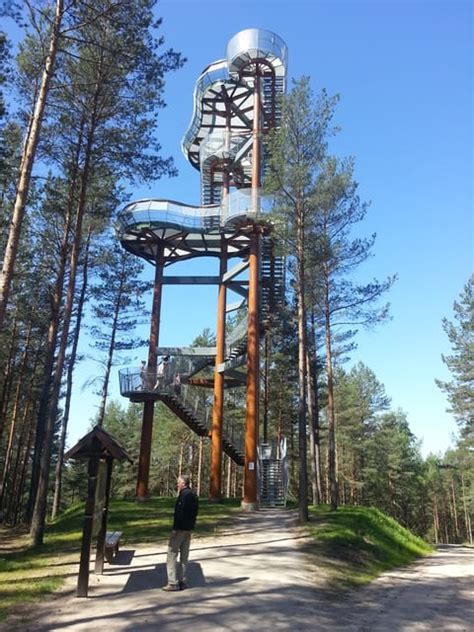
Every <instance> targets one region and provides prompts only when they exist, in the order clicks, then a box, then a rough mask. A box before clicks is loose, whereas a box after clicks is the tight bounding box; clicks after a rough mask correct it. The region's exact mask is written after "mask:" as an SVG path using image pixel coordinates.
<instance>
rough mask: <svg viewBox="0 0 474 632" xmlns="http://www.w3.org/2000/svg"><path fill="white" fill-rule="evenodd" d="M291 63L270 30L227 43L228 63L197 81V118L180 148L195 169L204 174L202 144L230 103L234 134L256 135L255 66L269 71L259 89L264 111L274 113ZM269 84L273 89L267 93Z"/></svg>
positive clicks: (247, 33)
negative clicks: (200, 159)
mask: <svg viewBox="0 0 474 632" xmlns="http://www.w3.org/2000/svg"><path fill="white" fill-rule="evenodd" d="M287 59H288V47H287V45H286V44H285V42H284V41H283V40H282V39H281V37H279V36H278V35H276V34H275V33H272V32H271V31H268V30H266V29H246V30H244V31H241V32H240V33H237V34H236V35H234V37H233V38H232V39H231V40H230V41H229V43H228V45H227V51H226V58H225V59H222V60H219V61H216V62H214V63H213V64H210V65H209V66H207V68H205V69H204V71H203V72H202V74H201V76H200V77H199V79H198V80H197V82H196V86H195V89H194V109H193V114H192V117H191V122H190V124H189V127H188V130H187V131H186V133H185V135H184V137H183V140H182V143H181V148H182V151H183V153H184V155H185V157H186V158H187V160H189V162H190V163H191V164H192V165H193V167H195V168H196V169H200V161H199V147H200V145H201V142H202V141H203V140H204V139H205V138H206V136H207V135H208V134H210V133H213V131H214V130H216V129H217V128H219V127H222V121H223V120H224V115H225V112H226V108H228V104H229V103H230V104H231V108H230V110H231V118H230V128H231V129H232V131H236V132H238V131H245V130H246V131H251V130H252V127H253V116H254V113H253V101H254V93H253V90H254V82H255V78H254V74H253V73H254V70H255V65H256V64H260V65H261V66H262V68H264V71H265V72H266V74H263V79H264V81H263V84H264V85H263V87H262V90H261V98H262V105H263V111H264V112H265V111H269V110H271V109H272V108H275V101H276V100H277V99H278V97H279V96H281V95H283V94H284V92H285V88H286V67H287ZM265 83H267V87H271V89H265ZM274 123H275V121H274Z"/></svg>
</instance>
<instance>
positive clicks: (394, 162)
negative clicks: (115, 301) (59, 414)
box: [69, 0, 473, 454]
mask: <svg viewBox="0 0 474 632" xmlns="http://www.w3.org/2000/svg"><path fill="white" fill-rule="evenodd" d="M472 11H473V9H472V4H471V2H459V1H457V0H449V1H439V2H434V1H433V2H430V1H424V0H410V1H409V0H399V1H397V2H390V1H385V0H378V1H373V2H362V1H359V0H352V1H351V0H349V1H342V0H341V1H338V0H331V1H325V2H321V1H319V0H308V1H304V0H291V1H290V0H285V1H283V0H280V1H279V0H254V1H251V0H247V1H245V0H241V1H240V2H238V3H230V2H229V3H226V2H222V0H221V1H217V0H215V1H214V0H208V1H199V2H198V1H197V0H162V1H161V2H160V4H159V6H158V14H159V15H161V16H162V17H163V27H162V34H163V35H164V37H165V40H166V45H167V46H170V47H173V48H175V49H176V50H179V51H181V52H182V53H183V54H184V55H185V56H186V57H187V58H188V62H187V63H186V65H185V67H184V68H183V69H182V70H180V71H179V72H177V73H174V74H173V75H171V76H169V77H168V78H167V85H166V90H165V99H166V101H167V104H168V107H167V108H166V110H164V111H163V112H162V114H161V122H160V125H159V129H158V134H159V138H160V141H161V143H162V146H163V152H164V153H165V154H171V155H173V156H174V158H175V160H176V164H177V166H178V168H179V176H178V177H177V178H176V179H173V180H168V179H167V180H161V181H159V182H157V183H156V184H155V185H153V186H152V187H150V188H149V189H146V188H143V189H137V190H135V191H131V195H132V198H135V199H137V198H142V197H157V198H169V199H176V200H179V201H183V202H187V203H191V204H192V203H195V204H197V203H198V202H199V177H198V174H197V172H195V171H194V169H193V168H192V167H191V166H190V165H189V164H188V163H187V162H186V160H185V159H184V157H183V156H182V155H181V153H180V141H181V138H182V136H183V134H184V132H185V130H186V129H187V126H188V123H189V120H190V117H191V113H192V94H193V89H194V83H195V81H196V79H197V77H198V76H199V74H200V73H201V71H202V70H203V68H204V67H205V66H207V65H208V64H209V63H211V62H213V61H215V60H217V59H221V58H223V57H224V55H225V48H226V44H227V42H228V40H229V39H230V38H231V37H232V36H233V35H234V34H235V33H237V32H238V31H240V30H242V29H244V28H249V27H261V28H266V29H269V30H272V31H274V32H276V33H277V34H278V35H280V36H281V37H282V38H283V39H284V40H285V41H286V43H287V44H288V47H289V76H290V77H295V78H298V77H301V76H302V75H310V76H311V82H312V87H313V89H314V91H315V92H318V91H319V90H320V89H321V88H323V87H324V88H326V89H327V90H328V92H329V93H330V94H334V93H338V94H340V97H341V99H340V103H339V106H338V108H337V111H336V117H335V122H336V123H337V125H339V126H340V127H341V132H340V133H339V135H338V136H337V137H336V138H335V139H334V140H333V142H332V144H331V150H332V151H333V152H334V153H336V154H338V155H339V156H348V155H351V156H354V158H355V161H356V172H355V175H356V179H357V181H358V182H359V185H360V188H359V191H360V195H361V197H362V199H364V200H367V201H370V202H371V207H370V209H369V212H368V215H367V217H366V219H365V221H364V222H363V224H362V225H361V226H360V227H359V231H360V232H361V233H362V234H365V235H369V234H371V233H372V232H376V233H377V235H378V236H377V241H376V245H375V248H374V251H373V253H374V257H373V258H372V259H371V260H370V261H369V262H368V263H367V264H365V265H364V267H363V268H362V269H361V270H360V275H361V278H366V279H367V281H369V280H371V279H372V277H374V276H375V277H378V278H380V279H382V278H384V277H386V276H387V275H389V274H393V273H397V274H398V276H399V281H398V283H397V284H396V285H395V286H394V288H393V289H392V291H391V292H390V296H389V297H388V299H389V300H390V302H391V304H392V316H393V319H392V321H391V322H390V323H388V324H385V325H383V326H381V327H379V328H378V329H376V330H375V331H372V332H361V333H360V334H359V336H358V338H357V341H358V350H357V352H356V353H354V354H353V356H352V359H351V362H350V363H349V364H348V365H347V368H349V367H350V366H351V365H352V364H353V363H354V362H356V361H358V360H362V361H363V362H364V363H365V364H367V365H368V366H369V367H370V368H371V369H372V370H373V371H374V372H375V374H376V375H377V377H378V379H379V380H380V381H381V382H382V383H383V384H384V385H385V387H386V391H387V394H388V395H389V396H391V398H392V406H393V408H401V409H402V410H404V411H405V412H406V413H407V415H408V420H409V423H410V427H411V429H412V431H413V433H414V434H415V435H416V436H417V437H418V438H419V439H422V440H423V448H422V450H423V453H424V454H427V453H428V452H430V451H431V452H439V451H443V450H445V449H446V448H447V447H448V446H449V444H450V443H451V436H452V433H453V432H455V429H456V426H455V423H454V421H453V420H452V418H451V416H450V415H449V414H448V413H446V412H445V409H446V407H447V402H446V399H445V397H444V395H443V394H442V393H441V392H440V391H439V389H438V388H437V387H436V386H435V383H434V379H435V378H441V379H447V378H449V374H448V373H447V371H446V369H445V367H444V365H443V363H442V361H441V354H442V353H449V351H450V348H449V344H448V341H447V338H446V336H445V334H444V332H443V330H442V326H441V320H442V318H443V317H444V316H447V317H448V318H451V317H452V304H453V301H454V300H455V299H456V298H457V297H458V296H459V294H460V292H461V290H462V288H463V286H464V284H465V283H466V281H467V279H468V277H469V274H470V273H471V271H472V270H473V195H472V193H473V191H472V176H473V171H472V166H473V160H472V158H473V156H472V147H473V145H472V141H473V134H472V131H473V120H472V111H473V103H472V90H473V82H472V53H473V50H472V17H473V16H472ZM188 265H190V264H188ZM191 265H192V266H193V270H198V269H199V265H201V264H199V265H198V264H197V263H196V262H193V263H192V264H191ZM179 271H180V270H178V268H177V267H176V269H175V270H174V271H173V272H171V273H178V272H179ZM149 272H150V274H151V273H152V270H151V268H150V270H149ZM215 293H216V290H215V289H210V290H204V289H203V288H196V289H194V288H186V289H182V288H178V289H176V288H169V287H167V288H165V291H164V296H163V306H162V321H161V335H160V340H161V344H163V345H166V346H168V345H175V344H187V343H189V342H190V341H191V340H192V339H193V338H194V337H195V336H196V335H197V334H199V333H200V332H201V331H202V329H203V328H204V327H206V326H207V327H211V328H213V323H214V319H215ZM142 357H146V353H145V352H137V355H136V358H135V360H136V361H137V363H138V361H139V359H141V358H142ZM135 360H134V361H135ZM90 370H91V369H90V366H83V367H81V368H80V369H79V370H78V372H77V375H76V380H75V382H76V384H77V385H78V386H79V385H80V383H81V381H84V379H85V377H86V376H87V375H88V374H89V373H90ZM114 390H115V393H116V392H117V387H116V385H114ZM79 402H80V403H79ZM97 404H98V400H97V399H93V398H91V397H90V396H88V395H87V394H86V393H85V392H82V393H81V394H80V396H77V397H76V398H75V401H74V402H73V409H74V412H73V416H72V420H71V426H70V433H69V443H70V444H72V443H73V442H74V441H75V440H77V439H78V438H79V437H80V436H81V435H82V434H84V433H85V432H86V431H87V429H88V424H89V417H90V416H91V415H92V414H93V412H94V407H95V406H96V405H97Z"/></svg>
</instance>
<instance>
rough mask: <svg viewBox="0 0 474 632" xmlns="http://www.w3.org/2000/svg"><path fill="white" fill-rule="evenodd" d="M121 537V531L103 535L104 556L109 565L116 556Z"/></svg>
mask: <svg viewBox="0 0 474 632" xmlns="http://www.w3.org/2000/svg"><path fill="white" fill-rule="evenodd" d="M121 537H122V532H121V531H107V533H106V534H105V543H104V555H105V559H106V560H107V562H109V563H110V562H111V561H112V560H113V559H114V555H116V554H117V552H118V550H119V543H120V538H121Z"/></svg>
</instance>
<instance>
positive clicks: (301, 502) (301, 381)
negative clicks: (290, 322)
mask: <svg viewBox="0 0 474 632" xmlns="http://www.w3.org/2000/svg"><path fill="white" fill-rule="evenodd" d="M298 215H299V216H298V238H297V244H296V250H297V268H298V276H297V302H298V452H299V484H298V516H299V520H300V522H307V521H308V474H307V466H306V309H305V267H304V257H305V250H304V245H305V243H304V222H303V209H300V210H299V214H298Z"/></svg>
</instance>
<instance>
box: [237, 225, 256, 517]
mask: <svg viewBox="0 0 474 632" xmlns="http://www.w3.org/2000/svg"><path fill="white" fill-rule="evenodd" d="M258 251H259V233H258V231H257V229H256V230H255V231H254V232H253V234H252V236H251V243H250V257H249V299H248V301H249V314H248V331H247V335H248V340H247V400H246V418H245V472H244V498H243V500H242V503H241V506H242V509H244V510H247V511H253V510H254V509H257V508H258V499H257V445H258V420H259V416H258V399H259V398H258V395H259V388H258V387H259V361H260V358H259V355H260V354H259V343H260V340H259V329H258V255H259V252H258Z"/></svg>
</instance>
